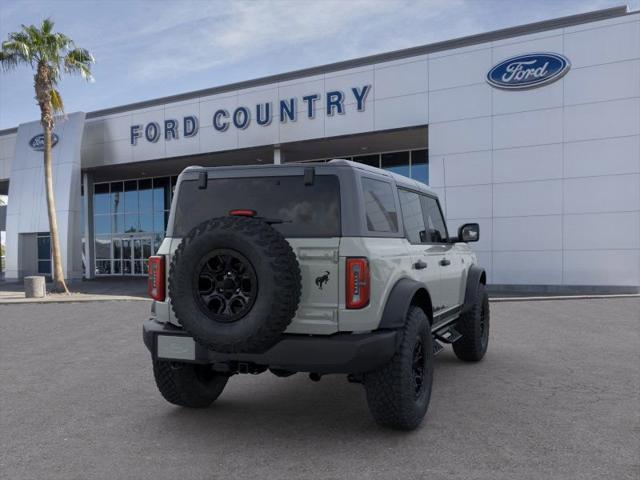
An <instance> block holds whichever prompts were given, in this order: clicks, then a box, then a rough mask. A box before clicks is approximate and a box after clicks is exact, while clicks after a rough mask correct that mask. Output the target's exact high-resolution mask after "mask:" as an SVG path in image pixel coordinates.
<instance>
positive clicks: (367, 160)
mask: <svg viewBox="0 0 640 480" xmlns="http://www.w3.org/2000/svg"><path fill="white" fill-rule="evenodd" d="M353 161H354V162H359V163H364V164H365V165H370V166H372V167H376V168H380V155H377V154H376V155H361V156H359V157H353Z"/></svg>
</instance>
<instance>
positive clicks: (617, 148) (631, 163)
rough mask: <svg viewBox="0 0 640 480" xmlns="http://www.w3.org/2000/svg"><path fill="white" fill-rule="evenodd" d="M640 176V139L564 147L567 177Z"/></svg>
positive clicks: (565, 145)
mask: <svg viewBox="0 0 640 480" xmlns="http://www.w3.org/2000/svg"><path fill="white" fill-rule="evenodd" d="M639 172H640V136H638V135H634V136H630V137H617V138H606V139H602V140H588V141H582V142H570V143H565V144H564V175H565V177H590V176H596V175H617V174H621V173H639Z"/></svg>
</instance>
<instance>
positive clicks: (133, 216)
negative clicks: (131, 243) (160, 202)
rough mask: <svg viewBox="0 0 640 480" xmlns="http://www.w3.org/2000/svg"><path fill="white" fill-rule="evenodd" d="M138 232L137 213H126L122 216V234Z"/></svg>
mask: <svg viewBox="0 0 640 480" xmlns="http://www.w3.org/2000/svg"><path fill="white" fill-rule="evenodd" d="M139 230H140V223H139V218H138V214H137V213H127V214H125V216H124V233H135V232H137V231H139Z"/></svg>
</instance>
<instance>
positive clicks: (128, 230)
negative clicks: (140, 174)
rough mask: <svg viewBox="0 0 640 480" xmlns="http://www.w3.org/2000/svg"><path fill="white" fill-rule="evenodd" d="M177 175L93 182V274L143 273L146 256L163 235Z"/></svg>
mask: <svg viewBox="0 0 640 480" xmlns="http://www.w3.org/2000/svg"><path fill="white" fill-rule="evenodd" d="M176 179H177V177H159V178H143V179H139V180H125V181H118V182H109V183H101V184H96V185H95V186H94V205H97V206H98V208H97V209H94V231H95V258H96V274H98V275H146V273H147V259H148V258H149V257H150V256H151V255H152V254H153V253H154V252H156V251H157V249H158V248H159V246H160V243H161V242H162V239H163V238H164V235H165V230H166V225H167V220H168V216H169V211H168V209H169V207H170V206H171V188H172V185H175V180H176ZM134 250H135V252H134Z"/></svg>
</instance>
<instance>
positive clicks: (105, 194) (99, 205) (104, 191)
mask: <svg viewBox="0 0 640 480" xmlns="http://www.w3.org/2000/svg"><path fill="white" fill-rule="evenodd" d="M93 213H95V214H99V213H107V214H108V213H110V211H109V184H108V183H102V184H98V185H95V186H94V194H93Z"/></svg>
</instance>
